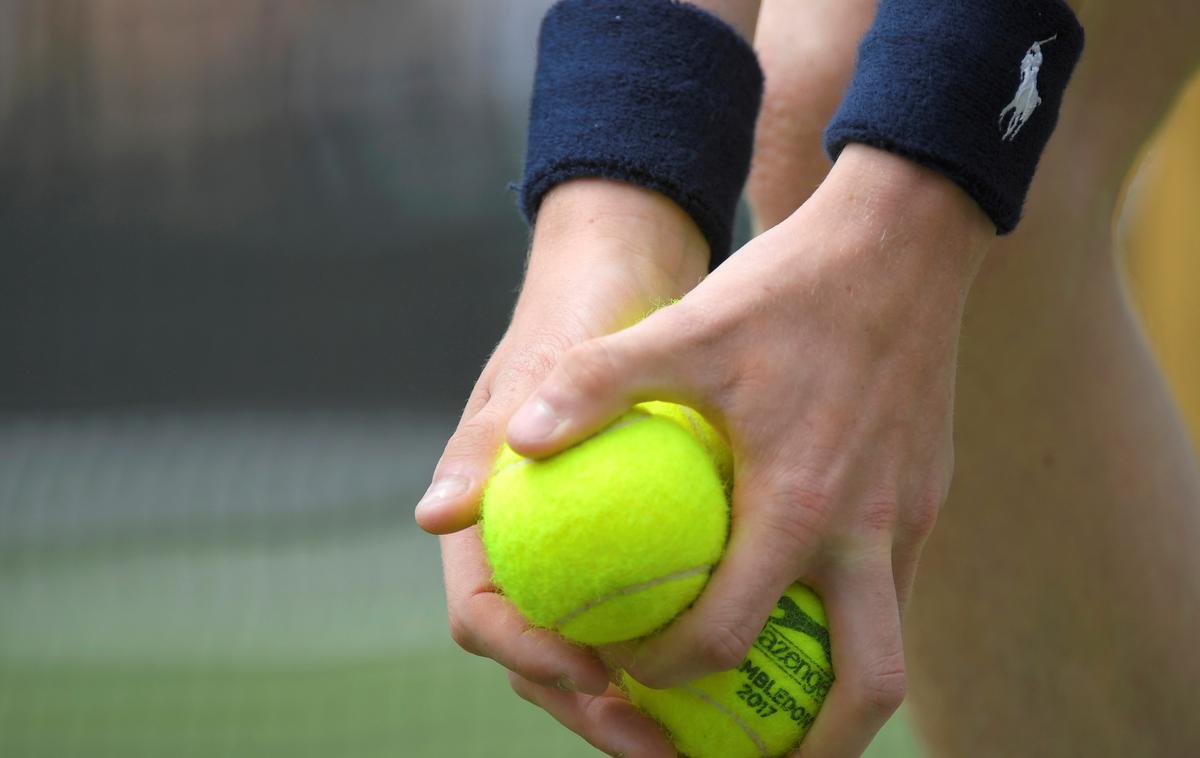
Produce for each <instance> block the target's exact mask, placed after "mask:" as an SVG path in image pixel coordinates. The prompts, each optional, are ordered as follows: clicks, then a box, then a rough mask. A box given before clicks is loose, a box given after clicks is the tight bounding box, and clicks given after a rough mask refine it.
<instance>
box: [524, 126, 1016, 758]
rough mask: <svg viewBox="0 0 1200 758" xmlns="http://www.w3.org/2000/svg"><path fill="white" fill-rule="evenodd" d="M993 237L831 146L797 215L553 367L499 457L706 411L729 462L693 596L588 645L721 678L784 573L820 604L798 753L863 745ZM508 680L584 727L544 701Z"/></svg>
mask: <svg viewBox="0 0 1200 758" xmlns="http://www.w3.org/2000/svg"><path fill="white" fill-rule="evenodd" d="M994 234H995V229H994V227H993V226H992V225H991V223H990V221H989V220H988V219H987V218H986V216H984V214H983V213H982V211H980V209H979V208H978V206H976V205H975V203H974V202H973V201H972V200H971V199H970V198H969V197H968V196H967V195H966V194H965V193H964V192H963V191H962V190H960V189H959V188H958V187H957V186H956V185H954V184H953V183H951V182H950V181H949V180H947V179H945V178H944V177H942V176H940V175H938V174H935V173H933V172H931V171H928V170H926V169H923V168H921V167H919V166H917V165H916V164H914V163H911V162H909V161H908V160H906V159H903V158H899V157H897V156H894V155H892V154H890V153H885V152H882V151H878V150H875V149H873V148H868V147H865V146H861V145H851V146H849V147H847V148H846V149H845V151H844V152H843V154H842V156H841V158H840V159H839V160H838V162H837V164H836V165H835V166H834V168H833V170H832V171H831V173H830V175H829V177H828V178H827V180H826V181H825V183H824V184H822V185H821V187H820V188H819V189H818V190H817V192H816V193H815V194H814V195H813V196H812V198H810V199H809V201H808V202H807V203H805V204H804V206H803V207H801V208H800V209H799V210H798V211H796V212H795V213H794V214H792V216H791V217H789V218H788V219H787V220H786V221H784V222H783V223H781V224H780V225H778V226H776V227H774V228H773V229H771V230H770V231H768V232H767V233H765V234H763V235H762V236H760V237H759V238H757V239H755V240H754V241H752V242H751V243H750V244H748V245H747V246H746V247H745V248H743V249H742V250H740V251H739V252H738V253H736V254H735V255H734V256H733V257H731V258H730V259H729V260H728V261H726V262H725V263H724V264H723V265H722V266H720V267H719V268H718V269H717V271H716V272H715V273H713V274H711V275H710V276H709V277H708V278H707V279H706V280H704V281H703V282H702V283H701V284H700V285H699V286H697V287H696V288H695V289H694V290H693V291H692V292H690V293H689V294H687V295H686V296H685V297H684V298H683V299H682V300H680V301H679V302H677V303H675V304H673V305H671V306H669V307H666V308H663V309H661V310H659V311H657V312H655V313H653V314H652V315H650V316H649V317H648V318H646V319H645V320H644V321H641V322H640V323H638V324H636V325H634V326H631V327H629V328H627V329H624V330H622V331H619V332H616V333H613V334H610V335H607V336H601V337H598V338H596V339H591V340H587V341H585V342H582V343H581V344H578V345H576V346H574V347H572V348H571V349H570V350H568V351H567V352H565V353H564V354H563V355H561V356H560V358H559V359H558V362H557V365H556V366H555V368H554V369H553V370H552V372H551V373H550V375H549V376H548V377H547V378H546V379H545V380H544V381H543V382H542V383H541V384H540V386H538V388H537V389H536V390H535V391H534V393H533V395H532V396H531V397H530V398H529V399H528V400H527V401H526V402H525V403H524V405H522V406H521V408H520V409H519V410H518V411H517V413H516V414H515V415H514V416H513V418H512V420H511V422H510V423H509V426H508V441H509V443H510V444H511V445H512V447H513V448H515V449H516V450H517V451H518V452H520V453H523V454H525V455H529V456H534V457H544V456H548V455H551V454H553V453H555V452H557V451H559V450H562V449H564V448H565V447H567V446H569V445H571V444H573V443H575V442H578V441H580V440H582V439H583V438H585V437H587V436H588V435H590V434H592V433H593V432H595V431H597V430H599V429H600V428H602V427H603V426H604V425H605V424H607V423H608V422H610V421H611V420H613V419H614V418H616V417H617V416H618V415H619V414H621V413H622V412H623V411H624V410H626V409H627V408H628V407H629V406H630V405H631V404H633V403H636V402H640V401H643V400H651V399H664V400H673V401H677V402H681V403H685V404H687V405H690V406H693V407H695V408H697V409H698V410H700V411H701V412H702V413H704V414H705V415H706V416H707V417H708V418H709V419H710V420H711V421H712V422H713V423H714V424H715V425H717V426H718V427H719V428H720V429H721V430H722V431H723V433H724V434H725V435H726V436H727V438H728V440H729V442H730V445H731V447H732V449H733V453H734V458H735V462H736V474H735V486H734V494H733V522H732V532H731V536H730V540H729V544H728V548H727V552H726V555H725V557H724V558H723V560H722V561H721V563H720V565H719V566H718V568H717V569H716V571H715V572H714V574H713V576H712V578H711V580H710V582H709V584H708V586H707V587H706V588H705V590H704V592H703V594H702V595H701V597H700V598H699V599H698V600H697V602H696V603H695V605H694V606H693V607H692V608H691V609H690V610H689V611H687V612H685V613H684V614H683V615H681V616H680V617H679V618H678V619H677V620H676V621H675V622H674V623H673V624H672V625H671V626H670V627H668V629H667V630H665V631H664V632H663V633H661V634H660V635H658V636H656V637H654V638H651V639H649V640H646V641H644V642H641V643H639V644H631V645H626V646H616V647H614V648H611V649H609V650H608V651H607V653H608V654H609V655H610V656H612V657H613V658H614V659H615V660H617V661H618V662H620V663H621V664H622V665H623V666H624V667H625V668H627V670H628V671H629V672H630V673H631V674H632V675H633V676H634V677H635V678H636V679H638V680H639V681H641V682H644V683H646V684H648V685H650V686H654V687H669V686H673V685H676V684H679V683H682V682H684V681H688V680H691V679H694V678H696V677H699V676H701V675H704V674H707V673H710V672H713V671H717V670H724V669H728V668H732V667H734V666H736V665H737V664H738V663H740V662H741V661H742V659H743V658H744V656H745V654H746V652H747V650H748V649H749V647H750V646H751V644H752V643H753V642H754V639H755V638H756V636H757V634H758V632H759V630H760V629H761V627H762V625H763V623H764V621H765V619H766V617H767V616H768V614H769V613H770V611H771V609H772V607H773V606H774V605H775V602H776V601H777V599H778V598H779V597H780V595H782V594H783V592H784V590H785V589H786V588H787V587H788V586H789V585H790V584H792V583H793V582H795V581H803V582H804V583H806V584H808V585H810V586H811V587H813V588H814V589H815V590H816V591H817V592H818V594H820V595H821V596H822V598H823V600H824V602H825V605H826V609H827V612H828V617H829V622H830V635H831V638H832V640H833V651H834V669H835V673H836V681H835V683H834V686H833V688H832V689H831V691H830V693H829V696H828V699H827V700H826V702H825V705H824V708H823V710H822V711H821V713H820V715H819V716H818V718H817V720H816V723H815V724H814V726H813V729H812V731H811V733H810V735H809V736H808V737H807V738H806V740H805V743H804V748H803V751H802V752H803V754H804V755H805V756H808V757H810V758H818V757H821V756H847V755H858V754H860V753H861V751H862V750H864V749H865V748H866V746H867V744H868V743H869V742H870V740H871V738H872V737H873V736H874V734H875V732H876V731H877V730H878V729H879V727H880V726H882V724H883V723H884V721H886V719H887V718H888V717H889V716H890V715H891V713H892V712H893V711H894V710H895V709H896V707H897V706H898V705H899V703H900V701H901V699H902V698H903V696H904V691H905V667H904V653H903V647H902V643H901V635H900V616H901V611H902V609H903V606H904V604H905V602H906V600H907V597H908V593H909V588H910V586H911V583H912V580H913V576H914V574H915V572H916V567H917V559H918V556H919V554H920V551H921V547H922V544H923V542H924V540H925V538H926V536H927V535H928V534H929V533H930V530H931V529H932V528H933V524H934V520H935V518H936V515H937V512H938V509H939V507H940V505H941V503H942V501H943V499H944V497H945V495H946V491H947V488H948V486H949V481H950V475H951V469H952V457H953V448H952V443H951V431H952V424H951V420H952V406H953V396H954V391H953V390H954V373H955V356H956V351H957V339H958V333H959V328H960V324H961V319H962V311H963V306H964V301H965V299H966V294H967V291H968V289H969V286H970V282H971V281H972V278H973V276H974V273H975V271H976V270H977V268H978V265H979V263H980V261H981V259H982V256H983V253H984V251H985V249H986V247H987V244H988V242H989V241H990V239H991V238H992V237H993V236H994ZM514 686H516V687H517V688H518V691H520V692H521V693H522V694H523V695H525V696H526V697H527V698H529V699H531V700H533V701H535V702H537V703H538V704H539V705H541V706H542V707H544V708H546V709H547V710H549V711H550V712H551V713H552V714H555V715H556V716H557V717H558V718H559V720H560V721H563V723H566V724H568V725H569V726H571V727H572V728H573V729H575V730H576V731H580V732H581V733H585V732H586V731H587V730H588V729H589V728H592V727H591V726H590V725H589V723H588V721H587V719H588V714H587V713H586V712H585V711H579V710H578V709H575V710H570V709H573V708H575V705H576V702H575V700H572V699H570V698H569V697H568V696H566V695H564V693H560V692H555V691H553V690H551V689H550V688H547V687H543V686H540V685H537V684H533V683H531V682H527V681H514ZM568 711H569V712H568ZM630 758H632V757H630Z"/></svg>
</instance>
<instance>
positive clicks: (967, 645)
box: [906, 6, 1200, 756]
mask: <svg viewBox="0 0 1200 758" xmlns="http://www.w3.org/2000/svg"><path fill="white" fill-rule="evenodd" d="M1089 10H1091V11H1093V12H1094V13H1093V17H1092V18H1088V17H1087V16H1085V19H1084V20H1085V26H1087V28H1088V32H1089V43H1088V44H1089V50H1088V54H1087V57H1086V58H1085V61H1084V64H1083V65H1082V66H1081V68H1080V70H1079V71H1078V73H1077V79H1076V81H1075V83H1074V85H1073V86H1072V91H1071V93H1070V96H1069V99H1068V103H1067V104H1066V107H1065V111H1064V113H1063V118H1062V121H1061V126H1060V129H1059V132H1058V133H1057V135H1056V137H1055V140H1054V143H1053V144H1052V146H1051V149H1050V150H1049V151H1048V153H1047V155H1046V159H1045V161H1044V163H1043V166H1042V169H1041V172H1040V174H1039V178H1038V182H1037V186H1036V187H1035V191H1034V195H1033V196H1032V197H1031V199H1030V203H1029V215H1028V217H1027V219H1026V223H1025V225H1024V226H1023V227H1022V229H1021V230H1020V231H1019V232H1018V233H1016V234H1014V235H1013V236H1012V237H1011V238H1008V239H1005V240H1003V241H1001V242H1000V243H999V244H997V245H996V247H995V248H994V249H993V251H992V252H991V253H990V254H989V258H988V262H987V264H986V265H985V268H984V271H983V272H982V273H981V275H980V277H979V280H978V281H977V284H976V287H975V290H974V291H973V293H972V300H971V303H970V305H969V307H968V314H967V320H966V323H965V325H964V331H963V341H962V345H961V352H960V357H961V362H960V366H961V368H960V372H959V382H958V404H957V411H958V416H957V424H956V434H957V438H956V440H957V444H956V448H957V451H958V458H957V468H956V472H955V483H954V486H953V488H952V490H951V494H950V499H949V502H948V503H947V505H946V508H945V510H944V511H943V515H942V518H941V520H940V521H939V523H938V527H937V529H936V530H935V532H934V535H933V537H932V538H931V539H930V542H929V544H928V545H927V547H926V550H925V555H924V558H923V561H922V564H921V571H920V574H919V576H918V580H917V586H916V592H915V594H914V597H913V602H912V605H911V606H910V608H909V615H908V619H907V621H908V623H907V626H906V632H907V642H908V648H909V659H910V665H911V672H912V677H911V678H912V682H911V684H912V686H911V694H912V697H911V702H912V704H913V705H914V711H915V713H916V715H917V720H918V723H919V725H920V727H921V731H922V732H923V735H924V736H925V737H926V739H927V740H928V741H929V742H930V743H931V747H932V748H934V750H933V752H934V753H935V754H937V755H955V756H957V755H972V756H988V755H995V756H1011V755H1047V756H1073V755H1081V756H1108V755H1111V756H1183V755H1200V721H1198V720H1197V719H1196V712H1197V709H1198V708H1200V655H1198V654H1197V652H1196V650H1195V645H1196V642H1197V639H1200V638H1198V637H1197V635H1198V634H1200V477H1198V476H1197V470H1196V461H1195V458H1194V456H1193V453H1192V450H1191V449H1190V447H1189V443H1188V440H1187V437H1186V434H1185V432H1184V429H1183V428H1182V425H1181V423H1180V421H1179V417H1178V414H1177V411H1176V408H1175V407H1174V406H1173V404H1172V402H1171V399H1170V398H1169V396H1168V393H1167V392H1166V389H1165V386H1164V384H1163V382H1162V380H1161V377H1160V376H1159V373H1158V371H1157V369H1156V367H1155V365H1154V361H1153V358H1152V357H1151V356H1150V354H1149V352H1148V350H1147V349H1146V346H1145V344H1144V341H1143V339H1142V336H1141V335H1140V333H1139V331H1138V329H1137V327H1136V324H1135V322H1134V319H1133V318H1132V316H1131V313H1130V310H1129V307H1128V304H1127V302H1126V299H1125V297H1124V294H1123V292H1122V288H1121V283H1120V280H1119V277H1118V276H1117V274H1116V270H1115V265H1114V261H1113V250H1112V242H1111V238H1110V234H1109V229H1110V225H1109V218H1110V217H1111V212H1112V209H1113V206H1114V204H1115V200H1116V196H1117V191H1118V187H1119V182H1120V179H1121V177H1122V176H1123V175H1124V173H1125V172H1126V170H1127V168H1128V166H1129V164H1130V163H1131V161H1132V159H1133V156H1134V153H1135V151H1136V149H1137V146H1138V145H1139V144H1140V142H1141V140H1142V139H1144V138H1145V137H1146V136H1147V135H1148V133H1149V131H1150V130H1151V129H1152V127H1153V125H1154V124H1155V123H1156V122H1157V120H1158V118H1159V117H1160V116H1161V114H1162V112H1163V110H1164V109H1165V108H1166V106H1167V105H1168V104H1169V95H1170V93H1171V92H1172V91H1173V90H1174V86H1178V83H1179V81H1180V72H1181V70H1182V68H1175V66H1178V63H1177V62H1176V63H1175V64H1174V66H1173V65H1172V62H1171V50H1172V47H1171V43H1172V42H1173V41H1177V40H1172V39H1171V34H1170V33H1169V32H1167V31H1165V28H1164V27H1162V26H1160V27H1158V29H1157V32H1158V33H1159V34H1158V35H1155V34H1150V35H1147V37H1146V38H1145V42H1146V44H1144V45H1139V40H1137V39H1132V40H1131V39H1130V38H1129V37H1128V36H1126V35H1123V34H1121V33H1120V32H1119V30H1120V29H1122V28H1125V29H1128V28H1129V27H1125V26H1124V24H1126V23H1128V24H1133V25H1135V26H1136V25H1138V24H1144V23H1146V22H1147V19H1145V18H1138V17H1136V15H1135V14H1132V13H1124V12H1122V11H1112V12H1109V11H1101V9H1100V8H1099V7H1098V6H1094V7H1092V8H1090V9H1089ZM1121 15H1126V16H1128V18H1125V19H1123V20H1122V19H1120V18H1119V17H1120V16H1121ZM1089 22H1090V23H1089ZM1150 39H1153V40H1154V44H1155V45H1160V46H1162V47H1161V48H1160V50H1164V51H1165V53H1166V54H1165V55H1164V54H1151V51H1150V48H1149V46H1148V44H1149V40H1150ZM1131 43H1132V48H1131ZM1193 44H1194V43H1193ZM1139 46H1140V47H1141V49H1138V48H1139ZM1191 49H1192V50H1195V47H1192V48H1191ZM1149 62H1153V63H1149ZM1131 64H1132V69H1133V70H1129V69H1130V67H1131ZM1118 65H1119V66H1121V67H1123V68H1124V70H1122V71H1116V70H1113V68H1114V67H1116V66H1118ZM1173 84H1174V86H1172V85H1173Z"/></svg>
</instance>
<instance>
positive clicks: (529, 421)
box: [508, 397, 562, 441]
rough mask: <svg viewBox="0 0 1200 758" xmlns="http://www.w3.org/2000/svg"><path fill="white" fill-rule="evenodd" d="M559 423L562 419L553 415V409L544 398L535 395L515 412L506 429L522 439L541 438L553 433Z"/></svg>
mask: <svg viewBox="0 0 1200 758" xmlns="http://www.w3.org/2000/svg"><path fill="white" fill-rule="evenodd" d="M561 424H562V419H560V418H559V417H558V416H557V415H555V413H554V409H553V408H551V407H550V405H549V404H548V403H547V402H546V401H545V400H542V399H541V398H540V397H535V398H534V399H532V400H530V401H529V402H527V403H525V405H522V406H521V408H520V410H518V411H517V412H516V415H514V416H513V417H512V421H511V422H510V423H509V425H508V430H509V434H510V435H511V436H513V437H520V438H521V439H523V440H528V441H533V440H542V439H545V438H547V437H549V436H550V435H551V434H553V433H554V430H555V429H557V428H558V427H559V426H560V425H561Z"/></svg>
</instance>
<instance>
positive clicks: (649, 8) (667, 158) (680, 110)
mask: <svg viewBox="0 0 1200 758" xmlns="http://www.w3.org/2000/svg"><path fill="white" fill-rule="evenodd" d="M762 88H763V76H762V70H761V69H760V68H759V66H758V59H757V58H756V57H755V55H754V50H753V49H752V48H751V47H750V45H749V44H747V42H746V41H745V40H744V39H742V37H741V36H740V35H739V34H738V33H737V32H736V31H734V30H733V29H732V28H731V27H729V26H728V25H726V24H725V23H724V22H723V21H721V20H720V19H718V18H717V17H716V16H713V15H710V14H708V13H706V12H704V11H702V10H700V9H699V8H696V7H694V6H690V5H686V4H683V3H679V2H673V1H672V0H563V2H560V3H558V4H556V5H555V6H554V7H552V8H551V9H550V11H549V12H548V13H547V14H546V17H545V19H544V20H543V21H542V29H541V34H540V36H539V40H538V65H537V75H536V77H535V80H534V88H533V105H532V107H531V110H530V116H529V144H528V147H527V150H526V153H525V173H524V178H523V180H522V183H521V187H520V195H521V197H520V202H521V210H522V212H523V213H524V214H525V218H526V219H527V220H528V221H529V223H530V224H533V222H534V220H535V218H536V216H537V212H538V206H539V205H540V204H541V201H542V197H543V196H545V194H546V193H547V192H548V191H550V189H552V188H553V187H554V186H555V185H557V184H559V183H561V182H564V181H567V180H568V179H574V178H577V177H585V176H590V177H607V178H610V179H619V180H622V181H626V182H630V183H632V184H636V185H639V186H642V187H646V188H648V189H652V190H655V191H657V192H660V193H662V194H663V195H666V196H667V197H669V198H671V199H672V200H674V201H675V202H676V203H677V204H678V205H679V206H680V207H681V208H683V210H685V211H686V212H687V213H688V214H690V215H691V217H692V219H694V220H695V222H696V225H697V226H698V227H699V228H700V231H701V232H702V233H703V234H704V237H705V238H706V239H707V240H708V246H709V250H710V266H712V267H715V266H716V265H717V264H718V263H720V261H721V260H723V259H724V258H725V257H727V256H728V255H729V247H730V243H731V238H732V229H733V219H734V214H735V212H736V210H737V203H738V198H739V197H740V195H741V192H742V185H743V184H745V181H746V175H747V174H748V173H749V170H750V153H751V150H752V148H753V142H754V122H755V119H756V118H757V116H758V107H759V103H760V102H761V100H762Z"/></svg>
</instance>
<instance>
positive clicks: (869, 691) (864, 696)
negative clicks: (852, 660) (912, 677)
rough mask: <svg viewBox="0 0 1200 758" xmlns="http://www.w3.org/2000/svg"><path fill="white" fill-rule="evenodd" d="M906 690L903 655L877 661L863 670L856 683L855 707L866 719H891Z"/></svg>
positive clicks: (906, 682)
mask: <svg viewBox="0 0 1200 758" xmlns="http://www.w3.org/2000/svg"><path fill="white" fill-rule="evenodd" d="M907 688H908V680H907V675H906V673H905V670H904V660H903V655H901V654H894V655H889V656H886V657H883V658H880V659H878V660H876V661H875V662H873V663H872V664H871V665H870V666H868V667H867V668H866V669H865V670H864V672H863V675H862V677H861V678H860V679H859V681H858V686H857V689H856V692H855V700H856V704H857V707H858V709H859V710H860V711H861V712H862V713H864V714H866V715H869V716H881V717H886V716H890V715H891V714H892V713H894V712H895V711H896V709H897V708H899V707H900V704H901V703H902V702H904V696H905V694H906V693H907Z"/></svg>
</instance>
